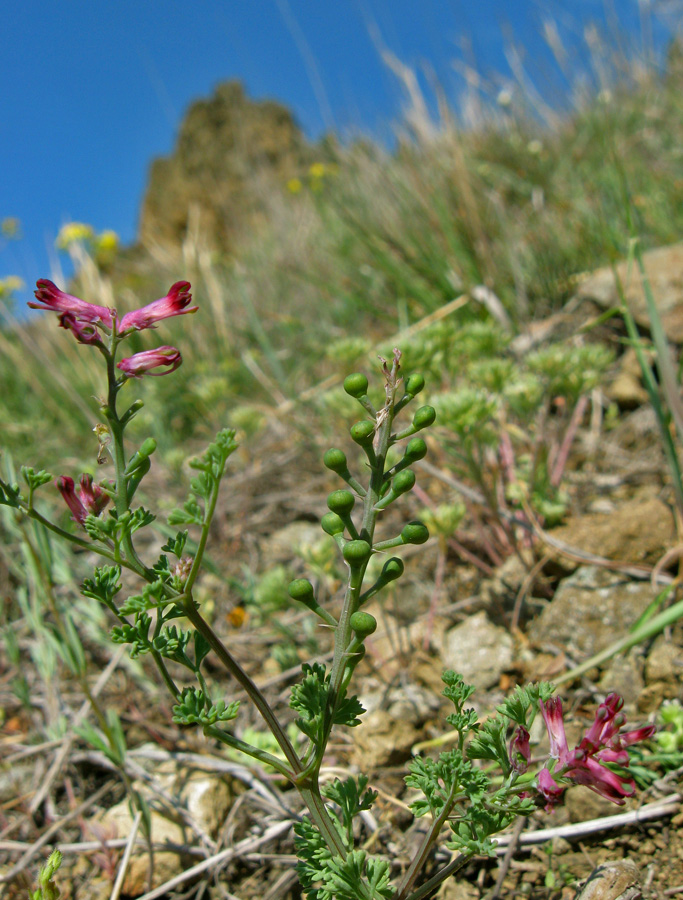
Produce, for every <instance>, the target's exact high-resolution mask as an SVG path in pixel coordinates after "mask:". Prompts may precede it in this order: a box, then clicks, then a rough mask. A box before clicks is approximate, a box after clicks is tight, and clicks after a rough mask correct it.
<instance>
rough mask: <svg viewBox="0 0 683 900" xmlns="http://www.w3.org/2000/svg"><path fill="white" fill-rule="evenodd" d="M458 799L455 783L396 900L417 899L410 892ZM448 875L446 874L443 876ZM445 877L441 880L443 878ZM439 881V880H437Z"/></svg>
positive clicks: (426, 835)
mask: <svg viewBox="0 0 683 900" xmlns="http://www.w3.org/2000/svg"><path fill="white" fill-rule="evenodd" d="M456 800H457V785H454V786H453V788H452V789H451V793H450V794H449V796H448V798H447V799H446V802H445V803H444V806H443V809H442V810H441V812H440V813H439V815H438V816H437V817H436V819H434V820H433V821H432V824H431V825H430V826H429V830H428V831H427V833H426V834H425V836H424V837H423V839H422V843H421V844H420V848H419V850H418V851H417V853H416V854H415V856H414V857H413V861H412V862H411V864H410V865H409V866H408V868H407V870H406V873H405V875H404V876H403V880H402V881H401V883H400V885H399V888H398V893H397V894H396V896H395V897H394V900H407V898H408V896H410V898H411V900H415V897H414V895H413V894H410V895H409V894H408V892H409V891H410V889H411V888H412V886H413V884H414V883H415V881H416V880H417V876H418V875H419V874H420V871H421V870H422V867H423V866H424V864H425V862H426V861H427V857H428V856H429V853H430V851H431V849H432V845H433V844H434V843H435V841H436V840H437V838H438V837H439V833H440V831H441V829H442V828H443V826H444V825H445V823H446V821H447V820H448V817H449V816H450V814H451V811H452V809H453V807H454V805H455V802H456ZM445 877H446V876H445V875H444V876H443V878H445ZM443 878H442V879H441V880H443ZM436 883H437V884H438V883H439V882H438V881H437V882H436ZM418 896H424V895H423V894H418Z"/></svg>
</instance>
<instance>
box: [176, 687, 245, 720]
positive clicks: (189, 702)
mask: <svg viewBox="0 0 683 900" xmlns="http://www.w3.org/2000/svg"><path fill="white" fill-rule="evenodd" d="M239 706H240V704H239V700H234V701H233V702H232V703H228V704H227V706H226V704H225V701H223V700H219V701H218V703H211V702H210V701H209V700H208V698H207V697H206V695H205V694H204V692H203V691H202V690H201V689H200V688H185V689H184V690H183V692H182V694H181V696H180V702H179V703H177V704H176V705H175V706H174V707H173V721H174V722H175V723H176V725H192V724H197V725H215V724H216V722H230V721H231V720H232V719H235V718H237V711H238V710H239Z"/></svg>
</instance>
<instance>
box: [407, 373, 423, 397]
mask: <svg viewBox="0 0 683 900" xmlns="http://www.w3.org/2000/svg"><path fill="white" fill-rule="evenodd" d="M424 386H425V380H424V378H423V376H422V375H420V374H418V373H415V374H414V375H410V376H409V377H408V380H407V381H406V394H410V396H411V397H414V396H415V394H419V393H420V391H421V390H423V389H424Z"/></svg>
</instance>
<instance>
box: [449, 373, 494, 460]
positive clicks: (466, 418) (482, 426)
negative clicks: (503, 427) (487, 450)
mask: <svg viewBox="0 0 683 900" xmlns="http://www.w3.org/2000/svg"><path fill="white" fill-rule="evenodd" d="M434 406H435V407H436V412H437V414H438V417H439V424H441V425H443V426H444V427H445V428H448V430H449V431H452V432H453V433H454V434H455V435H457V437H458V438H459V440H460V441H461V442H463V443H464V444H466V445H472V444H475V443H476V444H479V445H481V446H494V445H495V444H496V443H497V441H498V432H497V429H496V422H495V417H496V414H497V412H498V406H499V400H498V399H497V398H496V397H494V396H492V395H491V394H490V393H489V392H488V391H485V390H484V389H483V388H477V387H469V386H465V387H461V388H460V389H459V390H455V391H450V392H448V393H445V394H440V395H439V396H438V397H435V398H434Z"/></svg>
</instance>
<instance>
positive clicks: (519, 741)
mask: <svg viewBox="0 0 683 900" xmlns="http://www.w3.org/2000/svg"><path fill="white" fill-rule="evenodd" d="M530 759H531V747H530V746H529V732H528V731H527V730H526V728H523V727H522V726H521V725H520V726H519V727H518V728H516V729H515V733H514V734H513V736H512V740H511V741H510V762H511V764H512V768H513V769H514V770H515V772H526V770H527V768H528V766H529V760H530Z"/></svg>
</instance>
